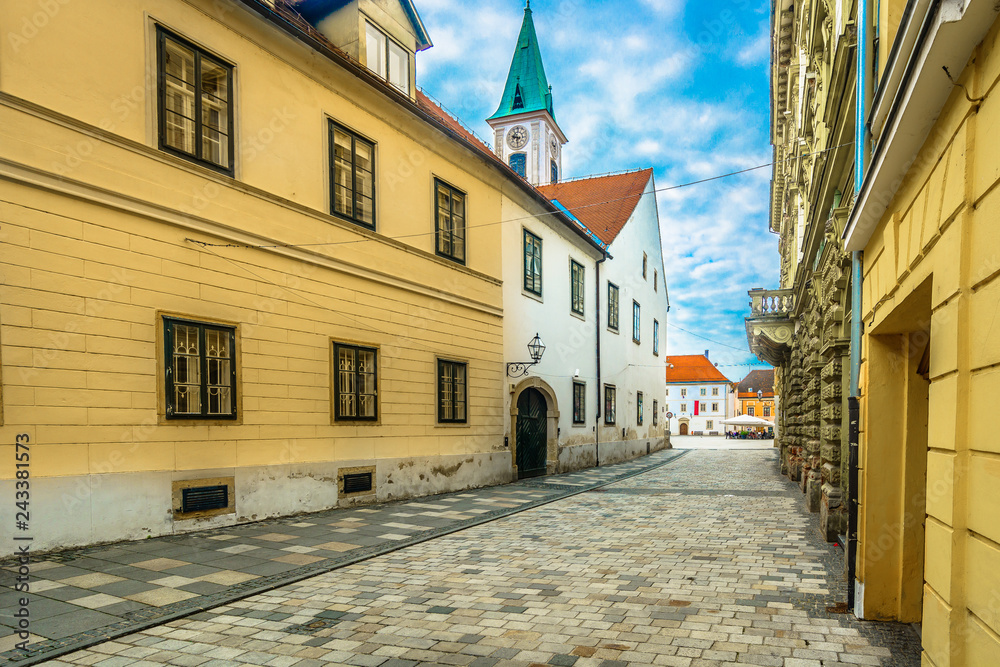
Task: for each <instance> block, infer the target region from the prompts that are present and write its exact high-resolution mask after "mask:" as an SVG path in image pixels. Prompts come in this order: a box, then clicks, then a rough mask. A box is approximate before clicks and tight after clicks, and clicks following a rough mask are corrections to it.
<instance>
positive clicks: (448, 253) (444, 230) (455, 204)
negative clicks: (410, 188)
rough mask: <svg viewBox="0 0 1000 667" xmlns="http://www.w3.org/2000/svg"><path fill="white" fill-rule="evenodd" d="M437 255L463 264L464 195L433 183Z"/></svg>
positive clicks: (445, 185) (436, 181) (441, 184)
mask: <svg viewBox="0 0 1000 667" xmlns="http://www.w3.org/2000/svg"><path fill="white" fill-rule="evenodd" d="M434 192H435V193H436V198H437V206H436V209H435V210H436V214H435V229H436V232H437V254H439V255H441V256H442V257H447V258H448V259H453V260H455V261H456V262H458V263H460V264H465V193H464V192H461V191H459V190H456V189H455V188H453V187H451V186H450V185H447V184H446V183H443V182H441V181H439V180H436V179H435V181H434Z"/></svg>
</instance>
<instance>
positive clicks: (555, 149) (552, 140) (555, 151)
mask: <svg viewBox="0 0 1000 667" xmlns="http://www.w3.org/2000/svg"><path fill="white" fill-rule="evenodd" d="M549 150H550V151H552V157H555V156H556V155H559V142H558V141H556V137H555V135H553V136H551V137H549Z"/></svg>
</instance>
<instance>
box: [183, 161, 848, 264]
mask: <svg viewBox="0 0 1000 667" xmlns="http://www.w3.org/2000/svg"><path fill="white" fill-rule="evenodd" d="M853 143H854V142H853V141H848V142H846V143H843V144H839V145H837V146H831V147H830V148H825V149H823V150H821V151H815V152H813V153H803V154H802V155H799V156H796V157H790V158H785V159H784V160H781V162H788V161H791V160H794V159H797V158H799V157H806V156H810V155H820V154H822V153H828V152H830V151H832V150H836V149H838V148H843V147H845V146H850V145H851V144H853ZM775 164H777V162H766V163H764V164H759V165H757V166H755V167H747V168H746V169H739V170H737V171H730V172H727V173H725V174H718V175H716V176H709V177H707V178H701V179H698V180H696V181H688V182H687V183H678V184H676V185H668V186H665V187H662V188H656V189H654V190H653V192H654V193H658V192H669V191H671V190H679V189H681V188H687V187H690V186H692V185H700V184H702V183H709V182H711V181H718V180H720V179H723V178H730V177H732V176H739V175H741V174H746V173H748V172H751V171H757V170H758V169H765V168H767V167H773V166H774V165H775ZM586 178H590V177H587V176H582V177H580V178H579V179H573V180H583V179H586ZM640 197H642V195H641V194H640V195H628V196H626V197H616V198H614V199H605V200H602V201H599V202H591V203H590V204H581V205H579V206H573V207H563V208H564V211H547V212H545V213H539V214H538V215H526V216H521V217H519V218H508V219H506V220H496V221H493V222H484V223H481V224H478V225H468V226H467V227H466V229H480V228H482V227H492V226H494V225H502V224H505V223H508V222H521V221H523V220H535V219H538V218H541V217H543V216H552V215H560V214H564V212H565V211H568V212H570V213H573V212H577V211H582V210H584V209H588V208H592V207H594V206H604V205H606V204H613V203H615V202H620V201H625V200H631V199H638V198H640ZM591 231H593V230H591ZM436 233H437V232H436V231H433V232H416V233H413V234H401V235H399V236H387V237H383V238H387V239H389V240H392V241H399V240H402V239H410V238H417V237H421V236H433V235H434V234H436ZM187 240H188V241H190V242H191V243H195V244H197V245H200V246H202V247H211V248H261V249H263V248H313V247H318V246H337V245H351V244H353V243H368V242H371V241H374V240H376V239H372V238H361V239H351V240H350V241H323V242H317V243H270V244H252V243H208V242H205V241H199V240H197V239H192V238H189V239H187Z"/></svg>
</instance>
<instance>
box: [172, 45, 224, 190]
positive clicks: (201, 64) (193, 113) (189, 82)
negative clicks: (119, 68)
mask: <svg viewBox="0 0 1000 667" xmlns="http://www.w3.org/2000/svg"><path fill="white" fill-rule="evenodd" d="M156 40H157V107H158V110H159V118H158V119H157V120H158V124H159V132H158V133H159V140H160V149H161V150H164V151H167V152H169V153H173V154H175V155H180V156H181V157H184V158H187V159H189V160H191V161H193V162H198V163H200V164H203V165H205V166H208V167H212V168H213V169H217V170H219V171H223V172H226V173H228V174H232V173H233V68H232V66H231V65H228V64H226V63H224V62H223V61H221V60H219V59H217V58H215V57H214V56H211V55H209V54H208V53H206V52H204V51H202V50H201V49H199V48H197V47H196V46H194V45H193V44H191V43H190V42H187V41H185V40H183V39H181V38H180V37H177V36H176V35H173V34H171V33H169V32H167V31H166V30H163V29H162V28H159V27H157V29H156Z"/></svg>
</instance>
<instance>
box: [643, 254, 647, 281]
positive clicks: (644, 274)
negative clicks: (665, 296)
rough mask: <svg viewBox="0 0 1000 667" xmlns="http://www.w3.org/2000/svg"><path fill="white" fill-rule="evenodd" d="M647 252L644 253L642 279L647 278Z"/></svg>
mask: <svg viewBox="0 0 1000 667" xmlns="http://www.w3.org/2000/svg"><path fill="white" fill-rule="evenodd" d="M647 263H648V262H647V258H646V253H642V279H643V280H645V279H646V264H647Z"/></svg>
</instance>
